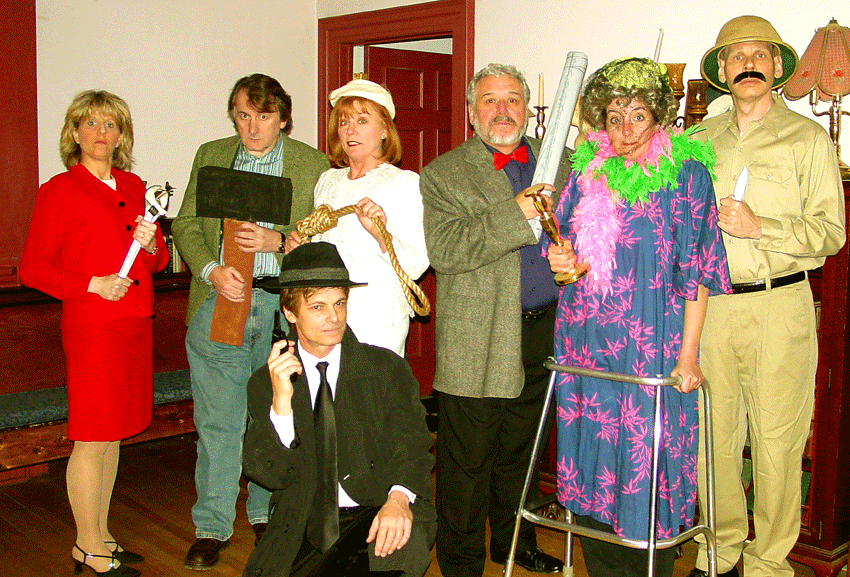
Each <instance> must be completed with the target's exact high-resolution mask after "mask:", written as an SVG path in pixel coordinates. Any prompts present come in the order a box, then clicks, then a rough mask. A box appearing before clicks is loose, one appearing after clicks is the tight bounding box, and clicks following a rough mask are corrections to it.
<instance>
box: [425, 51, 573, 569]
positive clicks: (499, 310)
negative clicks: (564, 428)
mask: <svg viewBox="0 0 850 577" xmlns="http://www.w3.org/2000/svg"><path fill="white" fill-rule="evenodd" d="M528 98H529V89H528V84H527V83H526V81H525V78H524V77H523V76H522V74H521V73H520V72H519V71H518V70H516V68H514V67H513V66H507V65H502V64H490V65H489V66H487V67H486V68H484V69H482V70H481V71H479V72H478V73H477V74H476V75H475V76H474V77H473V79H472V80H471V81H470V83H469V87H468V88H467V104H468V111H469V120H470V122H471V123H472V126H473V127H474V129H475V134H476V135H475V136H474V137H473V138H471V139H470V140H468V141H466V142H464V143H463V144H461V145H460V146H458V147H457V148H455V149H454V150H452V151H450V152H448V153H446V154H444V155H442V156H440V157H438V158H437V159H435V160H434V161H433V162H432V163H430V164H429V165H428V166H426V167H425V168H424V169H423V171H422V175H421V180H420V188H421V190H422V200H423V203H424V216H425V241H426V244H427V246H428V256H429V258H430V260H431V264H432V265H433V267H434V269H435V271H436V273H437V312H436V338H437V372H436V376H435V379H434V388H435V389H436V390H438V391H439V392H440V395H439V429H438V432H437V471H438V472H437V512H438V518H439V523H438V529H437V560H438V561H439V563H440V570H441V571H442V573H443V575H445V576H446V577H454V576H475V577H478V576H480V575H481V574H482V572H483V570H484V563H485V556H486V550H485V543H484V535H485V533H484V527H485V523H486V521H487V519H488V518H489V521H490V528H491V532H492V537H491V540H490V557H491V559H493V560H494V561H496V562H498V563H504V561H505V559H506V558H507V553H508V548H509V547H510V542H511V538H512V533H513V525H514V515H515V511H516V508H517V505H518V502H519V496H520V493H521V491H522V485H523V482H524V479H525V471H526V468H527V467H528V463H529V459H530V456H531V446H532V443H533V438H534V434H535V432H536V426H537V421H538V418H539V416H540V410H541V408H542V402H543V397H544V395H545V391H546V384H547V374H546V371H545V370H544V369H543V361H544V360H545V358H546V357H547V356H549V355H551V354H552V350H553V345H552V336H553V330H554V308H555V304H556V301H557V295H558V287H557V286H556V285H555V284H554V281H553V280H552V273H551V271H550V269H549V267H548V265H547V264H546V258H545V256H543V255H542V249H541V245H540V243H539V241H538V239H537V238H536V236H535V233H534V232H533V229H532V227H531V226H530V224H529V219H532V218H534V217H535V216H536V215H537V214H538V213H537V211H536V209H535V208H534V206H533V205H532V203H531V200H530V199H529V198H528V197H526V196H525V194H524V193H525V192H526V191H527V189H528V188H529V185H530V184H531V178H532V176H533V174H534V168H535V166H536V160H535V158H536V156H537V154H538V153H539V151H540V141H538V140H535V139H532V138H525V137H524V136H523V135H524V134H525V130H526V125H527V123H528V107H527V104H528ZM569 153H570V151H568V150H565V151H564V155H563V158H562V160H561V164H560V166H559V170H558V176H557V178H556V182H554V183H552V184H553V185H554V186H551V185H546V187H545V188H546V190H548V191H551V192H554V191H555V190H556V189H557V190H560V189H561V188H562V187H563V185H564V181H565V180H566V176H567V173H568V171H569V162H568V158H569ZM535 188H536V187H535ZM517 563H518V564H519V565H521V566H523V567H525V568H526V569H529V570H531V571H535V572H542V573H546V572H556V571H560V570H561V568H562V564H561V562H560V561H558V560H557V559H554V558H553V557H550V556H549V555H547V554H545V553H543V552H542V551H541V550H540V549H539V548H538V547H537V542H536V537H535V533H534V528H533V527H532V526H531V525H530V524H528V523H525V522H524V523H523V526H522V529H521V532H520V538H519V543H518V549H517Z"/></svg>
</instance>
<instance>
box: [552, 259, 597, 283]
mask: <svg viewBox="0 0 850 577" xmlns="http://www.w3.org/2000/svg"><path fill="white" fill-rule="evenodd" d="M588 271H590V265H588V264H587V263H586V262H577V263H576V265H575V266H574V267H573V270H571V271H568V272H559V273H555V284H556V285H558V286H564V285H568V284H572V283H574V282H576V281H577V280H580V279H582V278H584V276H585V275H586V274H587V273H588Z"/></svg>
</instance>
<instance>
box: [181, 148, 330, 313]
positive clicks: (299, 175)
mask: <svg viewBox="0 0 850 577" xmlns="http://www.w3.org/2000/svg"><path fill="white" fill-rule="evenodd" d="M280 137H281V138H282V139H283V169H282V171H281V176H283V177H287V178H289V179H290V180H291V181H292V215H291V217H290V219H289V224H288V225H286V226H277V225H276V226H275V227H274V229H275V230H276V231H278V232H280V233H281V234H282V235H284V236H286V235H287V234H289V233H290V232H291V231H292V230H294V229H295V223H296V221H298V220H299V219H302V218H304V217H305V216H307V215H308V214H310V212H312V210H313V188H314V187H315V186H316V181H317V180H318V179H319V175H320V174H321V173H322V172H324V171H325V170H327V169H328V168H330V164H329V163H328V159H327V157H326V156H325V155H324V154H322V153H321V152H319V151H318V150H316V149H314V148H312V147H310V146H307V145H306V144H304V143H303V142H299V141H297V140H293V139H291V138H289V137H288V136H286V135H285V134H281V135H280ZM238 147H239V136H230V137H228V138H222V139H220V140H213V141H212V142H207V143H206V144H202V145H201V147H200V148H199V149H198V152H197V154H195V162H194V163H193V164H192V174H191V176H190V177H189V184H188V185H186V193H185V194H184V196H183V204H182V205H181V206H180V212H179V213H178V214H177V218H175V219H174V223H172V225H171V233H172V235H173V236H174V244H175V246H176V248H177V250H178V251H179V252H180V256H181V257H182V259H183V260H184V262H185V263H186V264H187V265H188V266H189V269H190V270H191V271H192V275H193V276H192V285H191V288H190V289H189V304H188V306H187V309H186V324H187V325H188V324H189V322H190V321H191V320H192V317H193V316H195V313H196V312H197V311H198V308H199V307H200V306H201V303H203V302H204V300H206V298H207V296H209V294H210V292H211V291H212V290H213V287H212V285H211V284H210V283H208V282H206V281H204V280H203V279H201V278H199V277H198V275H199V274H200V272H201V271H202V270H203V269H204V267H205V266H207V265H208V264H209V263H211V262H213V261H215V262H218V260H219V256H220V255H221V233H222V222H223V221H222V220H221V219H217V218H206V217H201V216H196V213H195V207H196V194H197V191H196V187H197V181H198V169H199V168H201V167H202V166H222V167H231V166H233V161H234V159H235V158H236V151H237V149H238ZM280 258H281V256H278V261H279V260H280Z"/></svg>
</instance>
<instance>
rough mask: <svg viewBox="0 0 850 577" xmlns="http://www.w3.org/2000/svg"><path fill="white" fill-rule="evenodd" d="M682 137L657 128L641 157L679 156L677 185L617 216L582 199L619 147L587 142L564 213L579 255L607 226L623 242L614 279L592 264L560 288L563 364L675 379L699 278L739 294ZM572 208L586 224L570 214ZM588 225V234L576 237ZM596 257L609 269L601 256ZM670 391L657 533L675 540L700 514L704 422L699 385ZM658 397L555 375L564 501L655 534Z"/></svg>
mask: <svg viewBox="0 0 850 577" xmlns="http://www.w3.org/2000/svg"><path fill="white" fill-rule="evenodd" d="M672 136H673V138H672V144H671V139H670V137H671V135H670V134H669V133H665V132H659V133H658V135H656V137H657V138H658V139H659V142H657V143H654V146H653V147H652V148H651V149H650V151H649V152H648V153H647V155H648V156H649V158H644V159H642V161H641V164H642V170H643V171H644V172H645V173H647V174H649V173H650V172H651V171H652V170H655V169H657V158H658V156H659V154H660V155H661V156H664V157H665V158H667V159H668V160H672V161H675V163H674V167H675V168H672V169H671V168H670V167H668V170H672V172H671V173H670V174H671V176H670V180H672V179H673V178H674V177H675V183H674V184H672V185H671V184H670V182H669V181H668V182H667V183H666V184H665V185H664V186H662V187H661V189H660V190H657V191H656V192H649V194H648V195H647V194H644V195H643V197H644V198H645V199H646V200H645V201H641V200H637V201H636V202H634V203H633V204H630V203H629V202H628V201H625V200H622V199H620V200H618V201H616V202H615V201H613V200H612V201H611V203H610V206H608V209H609V210H608V215H607V218H608V221H609V222H608V224H606V222H605V218H606V217H604V216H602V217H599V219H598V221H596V220H594V218H596V217H595V216H594V214H593V213H592V210H591V212H588V207H589V206H590V203H589V202H586V203H585V204H584V205H582V204H581V201H582V199H583V198H584V197H585V196H586V194H587V193H586V190H585V189H588V190H589V189H592V188H593V185H592V184H588V183H591V181H592V180H593V178H592V174H593V173H592V171H593V169H594V167H596V168H598V167H599V166H600V165H601V161H603V160H605V158H602V157H603V156H604V155H605V154H608V156H609V157H610V156H611V155H613V151H612V150H611V148H610V143H608V141H607V135H605V133H604V132H599V133H595V134H594V135H591V137H590V139H589V140H590V143H589V145H590V146H593V147H595V148H593V149H592V151H593V152H592V153H591V156H593V158H594V160H593V161H591V162H590V163H589V164H588V165H587V166H584V167H579V169H578V171H574V172H573V173H572V174H571V175H570V178H569V180H568V182H567V186H566V188H565V189H564V191H563V193H562V194H561V197H560V199H559V204H558V206H557V209H556V212H555V216H556V218H557V220H558V221H559V224H560V228H561V231H562V234H564V236H568V237H569V238H570V240H571V241H572V243H573V245H574V246H575V247H576V252H577V254H578V258H579V260H582V259H583V257H584V256H586V255H583V254H582V245H584V246H585V247H588V246H589V243H591V242H596V241H598V240H599V238H600V236H603V237H604V234H603V232H602V230H603V229H606V230H608V232H607V234H609V235H610V236H611V238H612V239H614V240H613V243H612V244H611V247H610V249H609V252H608V253H607V255H608V256H606V257H605V259H606V260H607V261H609V262H608V264H609V266H608V270H607V272H606V273H605V274H606V278H597V277H594V273H593V272H592V273H591V274H589V275H588V276H587V277H585V278H584V279H582V280H580V281H578V282H576V283H575V284H572V285H568V286H565V287H564V288H563V289H562V291H561V296H560V300H559V303H558V310H557V317H556V324H555V356H556V360H557V362H558V363H561V364H567V365H578V366H582V367H588V368H593V369H600V370H605V371H610V372H617V373H626V374H632V375H638V376H649V377H654V376H669V375H670V372H671V371H672V370H673V368H674V367H675V366H676V362H677V359H678V354H679V348H680V346H681V343H682V328H683V325H684V311H685V300H696V297H697V287H698V285H703V286H705V287H707V289H708V292H709V295H713V294H722V293H728V292H730V291H731V285H730V281H729V272H728V268H727V263H726V252H725V250H724V247H723V242H722V240H721V236H720V235H721V233H720V230H719V229H718V227H717V210H716V207H715V202H714V191H713V187H712V184H711V176H710V174H709V171H708V170H707V169H706V168H705V166H703V164H700V163H699V162H697V161H695V160H692V159H687V157H685V159H684V160H682V156H683V155H682V154H676V153H675V152H676V151H677V147H678V146H680V144H681V143H683V142H685V141H684V139H685V138H686V137H685V136H681V135H672ZM656 137H654V138H656ZM692 143H693V141H689V142H687V143H686V144H685V146H687V147H690V146H691V145H692ZM585 146H588V145H585ZM671 147H672V149H673V153H672V154H670V153H671ZM594 154H595V156H594ZM621 166H622V165H621ZM575 168H576V164H575V163H574V169H575ZM582 169H584V172H585V176H582V174H581V172H580V171H581V170H582ZM601 178H603V179H604V178H606V177H605V176H602V177H601ZM604 183H605V181H603V184H604ZM603 190H605V191H608V190H609V189H608V188H607V186H606V187H604V189H603ZM598 192H599V191H598V190H597V193H598ZM608 198H610V192H609V193H608ZM596 200H597V201H599V202H602V203H603V204H604V203H605V196H604V195H599V194H597V198H596ZM577 209H578V210H577ZM574 213H575V214H576V215H577V216H578V217H579V218H580V219H581V221H580V222H579V220H577V221H576V222H575V223H573V222H571V220H572V217H573V216H574ZM579 224H581V225H583V226H584V228H585V229H586V231H585V234H584V237H583V238H581V236H580V238H579V239H577V238H576V232H575V229H576V228H582V227H581V226H579ZM609 224H612V225H613V229H614V231H613V232H611V230H609V229H610V227H608V225H609ZM606 227H608V228H606ZM577 240H578V243H577ZM587 250H588V252H590V251H591V249H590V248H588V249H587ZM603 252H604V251H603ZM612 257H613V258H612ZM597 258H598V255H597ZM595 266H596V268H597V269H599V270H603V269H605V267H604V266H601V265H600V264H599V263H598V262H597V263H595ZM591 267H592V270H593V267H594V263H593V262H591ZM662 394H663V402H664V412H663V417H662V418H663V439H662V449H661V458H660V462H659V467H660V476H659V507H658V524H657V527H656V529H657V535H658V537H659V538H666V537H670V536H674V535H676V534H678V533H679V531H680V526H684V527H690V526H691V525H692V523H693V516H694V505H695V503H696V500H697V496H696V491H697V450H698V444H699V432H698V426H699V425H698V413H697V395H698V393H697V392H696V391H694V392H692V393H689V394H681V393H679V392H678V391H676V390H674V389H673V388H671V387H665V388H664V389H663V392H662ZM654 395H655V389H654V388H652V387H638V386H635V385H630V384H624V383H617V382H613V381H608V380H601V379H593V378H582V377H574V376H571V375H566V374H559V375H558V378H557V392H556V396H557V418H556V426H557V435H558V467H557V484H558V486H557V493H558V500H559V501H560V503H561V504H562V505H564V506H565V507H567V508H569V509H570V510H571V511H573V512H574V513H577V514H580V515H588V516H590V517H593V518H594V519H596V520H598V521H600V522H602V523H605V524H608V525H611V526H612V527H613V528H614V530H615V532H616V533H617V534H619V535H621V536H624V537H628V538H632V539H646V538H647V530H648V519H649V506H650V498H651V495H650V494H649V491H650V489H649V488H650V475H651V466H652V462H651V453H652V405H653V403H652V401H653V397H654Z"/></svg>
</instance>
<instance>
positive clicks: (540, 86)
mask: <svg viewBox="0 0 850 577" xmlns="http://www.w3.org/2000/svg"><path fill="white" fill-rule="evenodd" d="M537 106H540V107H542V106H543V73H542V72H541V73H540V76H539V77H538V83H537Z"/></svg>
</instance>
